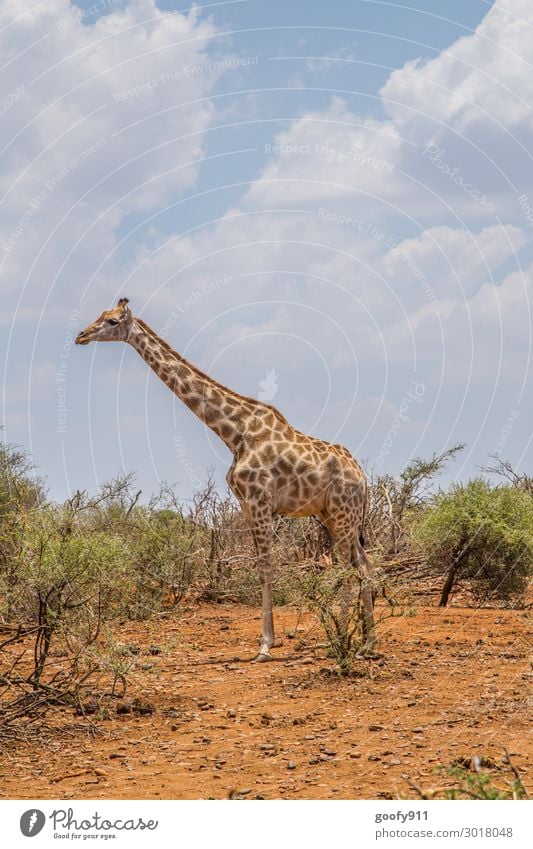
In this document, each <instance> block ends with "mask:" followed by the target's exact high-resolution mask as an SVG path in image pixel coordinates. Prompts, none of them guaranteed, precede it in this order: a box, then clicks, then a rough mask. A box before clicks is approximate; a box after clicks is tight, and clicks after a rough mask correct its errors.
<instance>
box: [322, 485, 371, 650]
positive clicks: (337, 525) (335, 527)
mask: <svg viewBox="0 0 533 849" xmlns="http://www.w3.org/2000/svg"><path fill="white" fill-rule="evenodd" d="M339 502H340V503H339V508H338V509H336V510H331V512H330V513H329V514H328V516H327V517H325V522H326V526H327V528H328V530H329V532H330V534H331V536H332V538H333V539H334V540H335V543H336V544H337V546H338V548H339V550H340V553H341V557H342V559H343V560H344V561H345V562H346V563H347V564H349V565H350V566H351V567H352V569H353V573H352V574H351V575H350V576H348V578H347V579H346V581H345V582H344V585H343V587H342V590H341V599H340V618H341V622H344V623H345V624H347V623H348V620H349V612H350V608H351V606H352V604H353V599H354V593H355V581H356V580H357V581H358V582H359V599H360V615H361V630H362V638H363V645H362V648H361V652H360V653H361V654H364V655H367V656H368V655H370V654H372V653H373V652H374V649H375V646H376V631H375V622H374V600H373V588H372V568H371V565H370V563H369V561H368V558H367V556H366V554H365V550H364V548H363V545H362V543H361V540H360V533H361V527H360V525H361V521H362V512H361V509H360V508H359V507H358V504H357V503H356V504H353V505H350V504H348V505H346V502H345V500H344V503H343V501H342V500H341V499H339Z"/></svg>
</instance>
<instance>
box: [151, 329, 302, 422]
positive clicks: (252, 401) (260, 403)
mask: <svg viewBox="0 0 533 849" xmlns="http://www.w3.org/2000/svg"><path fill="white" fill-rule="evenodd" d="M135 321H136V322H137V324H138V325H139V326H140V327H141V328H142V329H143V330H144V332H145V333H146V334H147V336H150V338H151V339H153V340H154V341H155V342H157V343H158V344H159V345H161V347H162V348H163V349H164V350H165V351H166V353H167V354H169V355H170V356H171V357H172V358H173V359H175V360H177V361H178V362H184V363H187V365H188V366H189V368H190V369H191V370H192V371H193V372H194V373H195V374H196V375H197V376H198V377H199V378H201V379H203V380H207V381H209V383H211V384H212V385H213V386H215V387H217V388H218V389H222V390H223V391H224V392H227V393H229V394H230V395H232V396H233V397H234V398H237V399H238V400H239V401H247V402H248V403H249V404H253V406H254V407H258V406H261V407H266V408H267V409H268V410H271V411H272V412H273V413H274V414H275V415H276V416H277V418H278V419H279V421H280V422H282V423H283V424H289V422H288V421H287V419H286V418H285V416H284V415H283V414H282V413H280V411H279V410H278V409H277V407H274V406H273V405H272V404H265V403H264V402H263V401H258V400H257V398H252V397H251V396H249V395H240V394H239V393H238V392H235V391H234V390H233V389H229V387H227V386H224V384H223V383H219V381H218V380H215V378H214V377H211V376H210V375H208V374H206V373H205V372H203V371H202V370H201V369H199V368H198V366H195V365H194V363H191V362H189V360H187V359H186V358H185V357H183V356H182V355H181V354H178V352H177V351H175V350H174V348H173V347H172V346H171V345H169V343H168V342H166V341H165V340H164V339H162V338H161V337H160V336H159V335H158V334H157V333H156V332H155V330H153V329H152V328H151V327H150V325H148V324H146V322H145V321H143V320H142V318H137V317H136V318H135Z"/></svg>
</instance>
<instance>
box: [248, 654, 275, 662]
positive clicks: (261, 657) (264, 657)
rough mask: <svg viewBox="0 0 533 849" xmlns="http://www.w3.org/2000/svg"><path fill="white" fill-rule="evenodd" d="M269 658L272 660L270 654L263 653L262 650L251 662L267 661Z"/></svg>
mask: <svg viewBox="0 0 533 849" xmlns="http://www.w3.org/2000/svg"><path fill="white" fill-rule="evenodd" d="M270 660H274V658H273V657H272V655H271V654H263V653H262V652H259V654H257V655H256V656H255V657H254V658H253V660H252V663H268V662H269V661H270Z"/></svg>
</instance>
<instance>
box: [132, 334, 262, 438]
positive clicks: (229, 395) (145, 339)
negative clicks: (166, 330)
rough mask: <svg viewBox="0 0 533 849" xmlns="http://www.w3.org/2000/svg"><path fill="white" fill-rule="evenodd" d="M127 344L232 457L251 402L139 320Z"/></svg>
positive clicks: (249, 412) (250, 412)
mask: <svg viewBox="0 0 533 849" xmlns="http://www.w3.org/2000/svg"><path fill="white" fill-rule="evenodd" d="M128 343H129V344H130V345H131V346H132V347H133V348H135V350H136V351H137V353H139V354H140V355H141V357H142V358H143V360H144V361H145V362H146V363H148V365H149V366H150V368H151V369H153V371H155V373H156V374H157V376H158V377H160V378H161V380H162V381H163V382H164V383H166V385H167V386H168V387H169V389H171V390H172V392H174V394H175V395H177V396H178V398H180V399H181V400H182V401H183V403H184V404H186V405H187V407H188V408H189V409H190V410H192V412H193V413H194V414H195V415H197V416H198V418H199V419H201V420H202V421H203V422H204V423H205V424H206V425H207V426H208V427H210V428H211V430H213V431H214V432H215V433H216V434H217V436H219V437H220V438H221V439H222V440H223V441H224V442H225V443H226V445H227V446H228V448H229V449H230V451H232V452H233V453H235V451H236V449H237V448H238V446H239V443H240V442H241V439H242V436H243V432H244V430H245V427H246V419H247V417H248V415H253V405H254V403H257V405H258V406H259V405H260V406H263V405H261V403H260V402H254V401H253V399H251V398H244V397H242V396H241V395H238V394H237V393H236V392H232V391H231V389H227V388H226V387H225V386H222V384H220V383H217V381H216V380H213V379H212V378H210V377H209V376H208V375H206V374H204V373H203V372H202V371H200V369H198V368H196V366H194V365H192V364H191V363H189V362H188V361H187V360H186V359H185V357H182V356H181V355H180V354H178V353H177V352H176V351H174V350H173V349H172V348H171V347H170V345H168V344H167V343H166V342H164V341H163V340H162V339H161V338H160V337H159V336H158V335H157V333H156V332H155V331H154V330H152V328H151V327H148V325H147V324H145V323H144V321H142V320H141V319H140V318H134V319H133V325H132V327H131V330H130V333H129V336H128Z"/></svg>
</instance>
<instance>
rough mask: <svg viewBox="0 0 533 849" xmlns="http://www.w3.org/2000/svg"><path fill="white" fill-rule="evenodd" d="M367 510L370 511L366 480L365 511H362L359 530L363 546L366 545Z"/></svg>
mask: <svg viewBox="0 0 533 849" xmlns="http://www.w3.org/2000/svg"><path fill="white" fill-rule="evenodd" d="M367 512H368V483H367V482H366V481H365V503H364V504H363V513H362V516H361V528H360V530H359V542H360V543H361V545H362V547H363V548H364V547H365V535H364V529H365V519H366V514H367Z"/></svg>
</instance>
